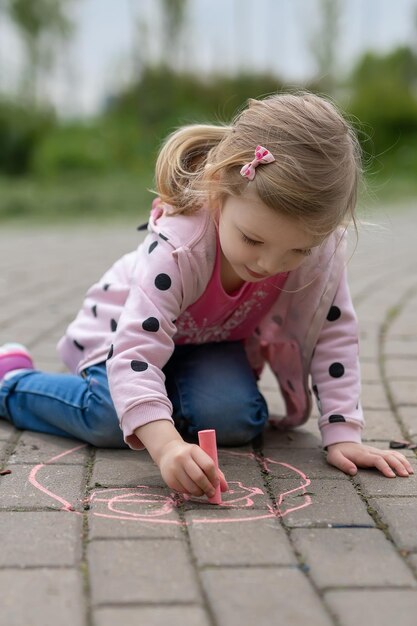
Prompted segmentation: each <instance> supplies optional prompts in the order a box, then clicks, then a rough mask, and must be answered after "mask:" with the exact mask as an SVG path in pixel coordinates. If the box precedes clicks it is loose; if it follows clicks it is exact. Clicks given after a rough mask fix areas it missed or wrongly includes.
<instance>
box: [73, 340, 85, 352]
mask: <svg viewBox="0 0 417 626" xmlns="http://www.w3.org/2000/svg"><path fill="white" fill-rule="evenodd" d="M74 346H75V347H76V348H78V350H84V346H82V345H81V344H80V343H78V341H77V340H76V339H74Z"/></svg>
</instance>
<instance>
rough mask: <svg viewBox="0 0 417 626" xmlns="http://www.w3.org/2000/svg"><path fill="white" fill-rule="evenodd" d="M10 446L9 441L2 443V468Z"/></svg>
mask: <svg viewBox="0 0 417 626" xmlns="http://www.w3.org/2000/svg"><path fill="white" fill-rule="evenodd" d="M9 449H10V444H9V443H8V442H7V441H0V467H1V465H2V464H3V459H5V458H6V457H7V455H8V453H9Z"/></svg>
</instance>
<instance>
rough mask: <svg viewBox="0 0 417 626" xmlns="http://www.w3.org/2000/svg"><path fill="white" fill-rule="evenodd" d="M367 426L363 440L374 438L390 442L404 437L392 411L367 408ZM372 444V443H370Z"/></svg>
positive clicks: (368, 440)
mask: <svg viewBox="0 0 417 626" xmlns="http://www.w3.org/2000/svg"><path fill="white" fill-rule="evenodd" d="M364 417H365V428H364V430H363V433H362V441H364V442H372V441H374V440H379V441H386V442H389V441H391V440H392V439H404V437H403V435H402V432H401V429H400V427H399V425H398V423H397V421H396V419H395V417H394V415H393V414H392V412H391V411H387V410H385V411H384V410H383V409H377V410H371V409H367V410H366V411H365V415H364ZM370 445H372V443H370Z"/></svg>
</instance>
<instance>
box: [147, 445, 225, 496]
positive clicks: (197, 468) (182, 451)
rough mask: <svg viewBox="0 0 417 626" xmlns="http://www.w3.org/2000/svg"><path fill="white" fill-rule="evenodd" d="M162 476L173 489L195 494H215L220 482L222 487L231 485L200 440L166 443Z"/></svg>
mask: <svg viewBox="0 0 417 626" xmlns="http://www.w3.org/2000/svg"><path fill="white" fill-rule="evenodd" d="M158 465H159V469H160V472H161V475H162V478H163V479H164V481H165V482H166V484H167V485H168V487H170V488H171V489H175V490H176V491H179V492H181V493H185V494H188V495H193V496H202V495H203V494H206V495H207V496H208V497H209V498H211V497H212V496H214V493H215V488H216V487H217V485H218V484H219V482H220V489H221V491H227V490H228V486H227V482H226V479H225V477H224V474H223V472H222V471H221V470H220V469H216V466H215V464H214V461H213V460H212V459H211V458H210V457H209V455H208V454H206V453H205V452H204V450H202V449H201V448H200V446H197V445H196V444H191V443H186V442H185V441H182V440H181V441H179V440H174V441H170V442H169V443H166V444H165V446H164V447H163V449H162V451H161V454H160V456H159V459H158Z"/></svg>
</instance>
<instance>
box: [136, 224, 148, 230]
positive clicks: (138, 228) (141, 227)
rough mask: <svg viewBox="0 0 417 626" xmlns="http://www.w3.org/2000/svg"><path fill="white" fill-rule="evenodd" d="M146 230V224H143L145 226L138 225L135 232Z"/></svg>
mask: <svg viewBox="0 0 417 626" xmlns="http://www.w3.org/2000/svg"><path fill="white" fill-rule="evenodd" d="M147 228H148V222H145V224H139V226H138V227H137V228H136V230H147Z"/></svg>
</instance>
